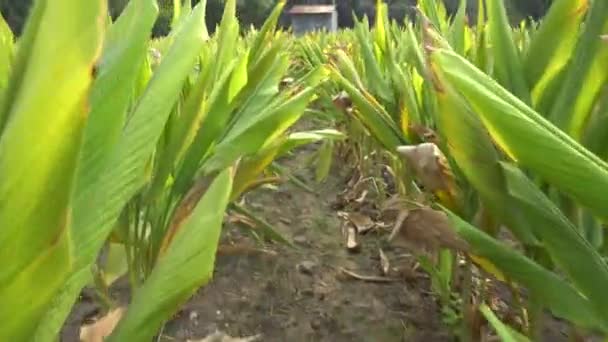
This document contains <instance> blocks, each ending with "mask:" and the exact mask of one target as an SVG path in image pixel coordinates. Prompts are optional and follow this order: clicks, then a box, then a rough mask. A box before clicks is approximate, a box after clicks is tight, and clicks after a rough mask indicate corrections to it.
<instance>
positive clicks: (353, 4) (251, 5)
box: [0, 0, 552, 36]
mask: <svg viewBox="0 0 608 342" xmlns="http://www.w3.org/2000/svg"><path fill="white" fill-rule="evenodd" d="M83 1H86V0H83ZM157 1H158V4H159V12H160V13H159V17H158V20H157V22H156V24H155V26H154V35H157V36H158V35H164V34H166V33H167V32H168V31H169V24H170V22H171V17H172V13H173V8H172V6H173V0H157ZM198 1H199V0H193V4H195V3H198ZM444 1H445V4H446V8H447V9H448V10H450V11H454V10H455V9H456V8H457V6H458V2H459V0H444ZM477 1H478V0H468V9H469V11H470V12H472V13H476V12H477V8H476V7H477ZM492 1H494V0H492ZM505 1H508V3H509V9H510V12H511V14H512V15H513V19H514V21H517V20H520V19H522V18H525V17H533V18H540V17H541V16H542V15H543V14H544V13H545V12H546V10H547V8H548V7H549V6H550V3H551V1H552V0H505ZM32 2H33V0H0V12H1V13H2V16H3V17H4V19H5V20H6V21H7V22H8V24H9V26H10V27H11V28H12V30H13V31H14V32H15V33H16V34H20V33H21V30H22V29H23V24H24V22H25V20H26V19H27V14H28V11H29V8H30V6H31V3H32ZM127 2H128V0H108V3H109V11H110V14H111V15H112V17H117V16H118V15H119V14H120V12H121V11H122V9H123V8H124V6H125V5H126V3H127ZM276 2H277V0H238V1H237V3H238V5H237V12H238V17H239V19H240V21H241V24H242V26H243V27H244V28H248V27H249V26H250V25H254V26H256V27H258V26H260V25H261V24H262V23H263V22H264V20H265V19H266V16H267V15H268V14H269V13H270V11H271V10H272V8H273V6H274V5H275V3H276ZM332 2H333V1H332V0H288V6H291V5H294V4H323V3H330V4H331V3H332ZM385 2H386V3H387V4H388V6H389V15H390V17H391V18H393V19H396V20H403V19H404V18H405V17H406V16H408V15H410V14H412V13H413V12H412V8H413V7H412V6H414V5H415V3H416V0H385ZM224 3H225V0H207V26H208V28H209V31H211V32H213V31H214V30H215V27H216V25H217V23H218V22H219V21H220V20H221V17H222V11H223V8H224ZM335 4H336V7H337V11H338V24H339V25H340V26H341V27H351V26H352V25H353V16H352V14H353V13H354V14H355V15H356V16H357V17H362V16H363V15H367V16H368V17H370V18H373V17H374V15H375V0H335ZM281 23H282V25H285V26H287V25H288V24H289V19H288V18H287V16H283V18H281Z"/></svg>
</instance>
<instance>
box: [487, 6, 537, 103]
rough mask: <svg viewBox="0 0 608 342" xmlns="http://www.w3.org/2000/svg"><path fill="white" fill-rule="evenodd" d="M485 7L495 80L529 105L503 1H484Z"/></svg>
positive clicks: (521, 68)
mask: <svg viewBox="0 0 608 342" xmlns="http://www.w3.org/2000/svg"><path fill="white" fill-rule="evenodd" d="M486 5H487V11H488V26H489V30H488V34H489V35H488V38H489V39H490V44H491V45H492V52H493V57H494V73H495V74H496V79H497V80H498V83H500V84H501V85H502V86H503V87H505V88H506V89H508V90H509V91H511V92H512V93H513V94H515V95H516V96H517V97H519V98H520V99H521V100H522V101H523V102H525V103H528V104H529V103H530V90H529V88H528V85H527V82H526V79H525V75H524V69H523V66H522V61H521V58H520V56H519V54H518V52H517V48H516V46H515V42H514V41H513V36H512V34H511V26H510V25H509V21H508V18H507V12H506V10H505V4H504V1H496V0H494V1H486Z"/></svg>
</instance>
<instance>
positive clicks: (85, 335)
mask: <svg viewBox="0 0 608 342" xmlns="http://www.w3.org/2000/svg"><path fill="white" fill-rule="evenodd" d="M124 312H125V308H124V307H119V308H116V309H114V310H112V311H110V312H109V313H108V314H107V315H105V316H104V317H102V318H100V319H99V320H97V321H96V322H94V323H92V324H88V325H83V326H82V327H81V328H80V341H82V342H103V341H104V339H105V338H106V337H108V336H110V334H112V331H113V330H114V328H115V327H116V325H117V324H118V322H119V321H120V319H121V318H122V315H123V314H124Z"/></svg>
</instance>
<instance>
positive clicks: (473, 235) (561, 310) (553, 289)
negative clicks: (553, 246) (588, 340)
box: [446, 210, 608, 330]
mask: <svg viewBox="0 0 608 342" xmlns="http://www.w3.org/2000/svg"><path fill="white" fill-rule="evenodd" d="M446 212H447V214H448V216H449V217H450V220H451V222H452V223H453V225H454V229H455V230H456V232H457V233H458V234H459V235H460V236H461V237H462V238H464V239H465V240H466V241H467V242H468V243H469V244H470V245H471V248H472V251H473V252H474V253H475V254H476V255H478V256H480V257H483V258H486V259H489V260H490V261H492V262H493V263H494V264H495V265H496V266H497V267H498V268H499V269H500V270H501V271H502V272H503V273H504V274H505V275H507V276H508V277H509V278H511V279H513V280H515V281H516V282H518V283H520V284H522V285H524V286H526V288H527V289H528V290H529V291H530V295H531V296H533V297H534V298H535V299H536V300H538V301H539V302H541V303H542V304H543V305H545V306H546V307H547V308H549V309H550V310H551V311H552V312H553V314H554V315H556V316H557V317H561V318H564V319H567V320H569V321H571V322H574V323H576V324H577V325H579V326H581V327H588V328H598V329H602V330H605V329H606V327H607V326H608V325H606V323H605V322H604V321H602V320H601V319H600V318H599V317H598V316H597V315H596V314H595V312H594V311H593V310H592V309H591V303H590V301H589V300H588V299H586V298H585V297H583V296H582V295H580V294H579V293H578V292H577V291H576V290H575V289H574V288H573V287H572V286H571V285H570V284H568V283H566V282H565V281H564V280H562V279H561V278H560V277H559V276H557V275H556V274H555V273H552V272H550V271H548V270H546V269H545V268H543V267H542V266H540V265H539V264H537V263H536V262H534V261H532V260H530V259H528V258H527V257H525V256H523V255H521V254H520V253H519V252H517V251H515V250H513V249H511V248H509V247H507V246H506V245H505V244H503V243H501V242H499V241H497V240H495V239H493V238H492V237H490V236H489V235H487V234H485V233H484V232H482V231H481V230H479V229H477V228H475V227H473V226H471V225H470V224H469V223H467V222H465V221H463V220H462V219H461V218H460V217H458V216H456V215H455V214H453V213H451V212H449V211H447V210H446ZM547 284H550V285H551V286H547Z"/></svg>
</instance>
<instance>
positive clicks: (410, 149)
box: [397, 143, 455, 192]
mask: <svg viewBox="0 0 608 342" xmlns="http://www.w3.org/2000/svg"><path fill="white" fill-rule="evenodd" d="M397 152H398V153H399V154H401V155H402V156H404V157H405V159H406V161H407V163H408V165H409V167H410V168H411V169H412V170H413V171H414V173H415V174H416V178H418V179H419V180H420V182H421V183H422V185H423V186H424V187H425V188H426V189H427V190H429V191H431V192H436V191H441V190H443V191H449V192H451V191H453V189H454V186H455V180H454V175H453V174H452V171H451V169H450V166H449V163H448V161H447V158H446V157H445V155H444V154H443V153H442V152H441V150H440V149H439V147H437V145H435V144H434V143H422V144H419V145H411V146H410V145H408V146H399V147H398V148H397Z"/></svg>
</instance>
